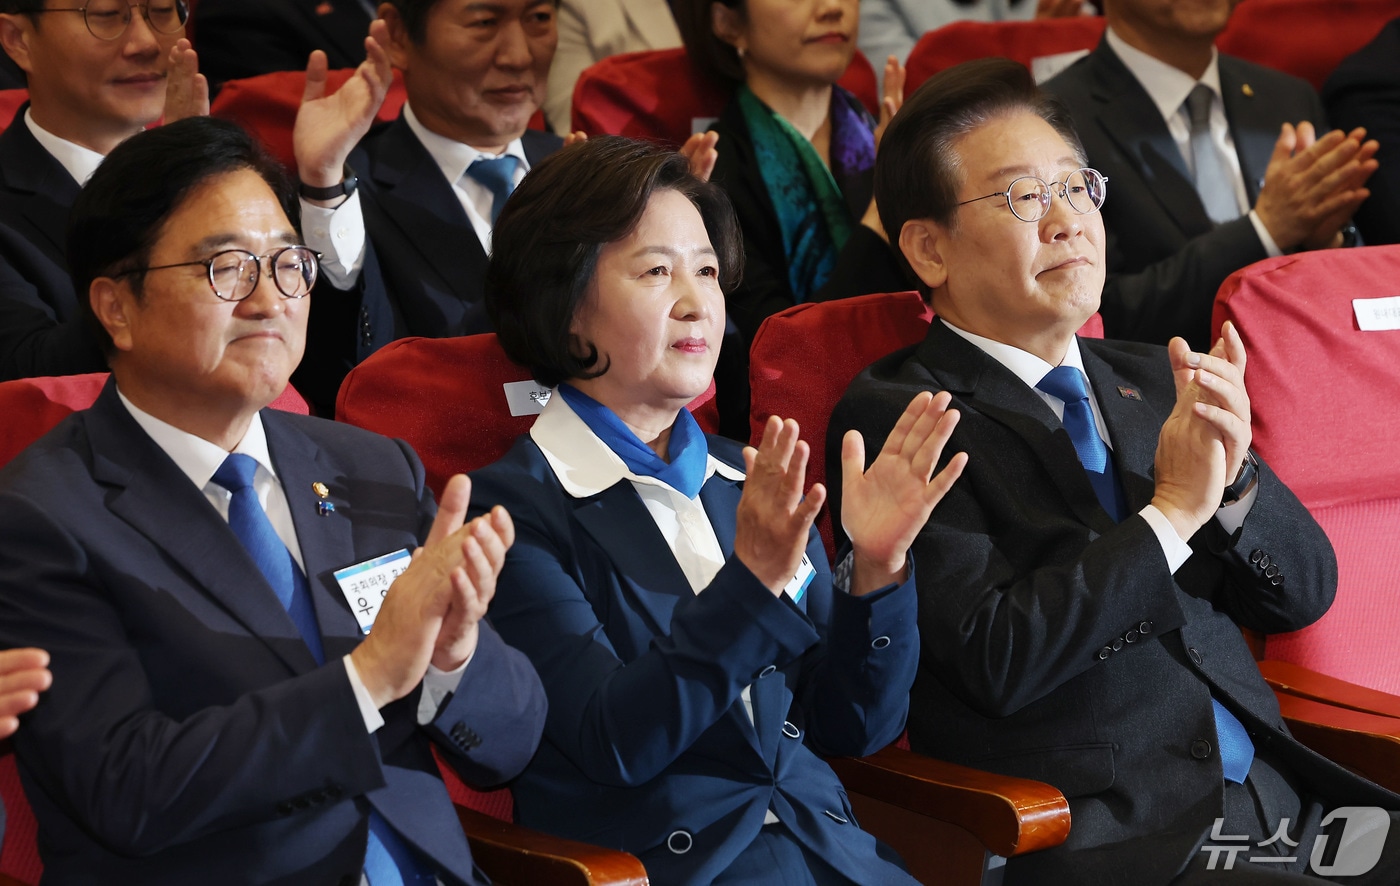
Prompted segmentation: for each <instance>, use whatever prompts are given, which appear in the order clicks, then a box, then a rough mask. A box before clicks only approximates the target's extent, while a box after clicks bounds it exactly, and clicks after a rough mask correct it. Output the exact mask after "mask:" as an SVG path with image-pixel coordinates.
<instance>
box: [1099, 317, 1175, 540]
mask: <svg viewBox="0 0 1400 886" xmlns="http://www.w3.org/2000/svg"><path fill="white" fill-rule="evenodd" d="M1079 351H1080V354H1081V355H1082V356H1083V358H1084V371H1085V374H1087V375H1088V376H1089V382H1090V384H1092V385H1093V387H1094V396H1095V397H1096V398H1097V400H1098V404H1099V412H1101V413H1102V414H1103V420H1104V424H1106V425H1108V437H1109V441H1110V442H1111V443H1112V444H1113V461H1114V464H1115V465H1116V466H1117V468H1118V479H1119V480H1120V481H1121V482H1122V484H1123V497H1124V499H1125V500H1126V502H1127V506H1128V513H1129V514H1135V513H1137V512H1138V511H1140V510H1142V508H1143V507H1144V506H1146V505H1147V504H1148V503H1149V502H1151V501H1152V494H1153V492H1154V490H1155V488H1156V486H1155V481H1154V480H1153V474H1154V471H1153V468H1154V464H1155V460H1156V457H1157V437H1158V436H1159V434H1160V433H1161V430H1162V429H1161V424H1160V422H1159V421H1158V419H1157V415H1158V411H1157V410H1155V409H1153V408H1152V407H1153V404H1151V403H1148V402H1147V401H1146V400H1145V399H1141V398H1143V397H1145V396H1146V395H1145V394H1144V393H1143V392H1142V390H1141V388H1139V387H1138V386H1136V385H1134V384H1133V383H1132V382H1130V381H1127V380H1125V379H1123V378H1122V377H1120V376H1119V375H1118V373H1116V372H1114V370H1113V367H1111V366H1110V365H1109V364H1108V363H1106V362H1105V361H1104V360H1103V359H1102V358H1101V357H1099V355H1098V353H1096V351H1095V349H1094V348H1093V343H1092V342H1089V341H1086V340H1084V339H1080V340H1079ZM1130 392H1131V393H1130ZM1133 394H1136V395H1137V399H1135V398H1134V397H1133ZM1167 408H1168V409H1170V406H1168V407H1167Z"/></svg>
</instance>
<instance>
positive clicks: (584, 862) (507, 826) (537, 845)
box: [0, 806, 648, 886]
mask: <svg viewBox="0 0 1400 886" xmlns="http://www.w3.org/2000/svg"><path fill="white" fill-rule="evenodd" d="M457 817H458V818H459V819H461V822H462V830H464V831H466V834H467V839H468V840H469V841H470V842H471V846H472V858H473V859H475V860H476V863H477V864H478V865H480V866H481V869H482V870H483V871H485V872H486V873H487V875H488V876H490V877H491V880H492V881H493V882H495V883H498V884H500V886H537V884H538V886H594V884H596V886H647V883H648V880H647V872H646V869H645V868H643V867H642V863H641V862H640V861H638V860H637V858H636V856H633V855H629V854H627V853H626V852H620V851H618V850H616V849H604V848H603V847H601V846H593V845H591V844H589V843H579V842H577V841H575V840H566V839H564V838H563V837H554V836H550V835H549V834H543V833H540V832H539V831H534V830H531V829H529V828H526V827H521V826H520V825H517V824H511V823H510V822H508V821H501V820H500V819H499V818H492V817H491V816H489V815H486V814H485V813H482V812H477V811H476V810H475V809H468V808H467V807H465V806H458V807H457ZM0 886H4V884H3V883H0Z"/></svg>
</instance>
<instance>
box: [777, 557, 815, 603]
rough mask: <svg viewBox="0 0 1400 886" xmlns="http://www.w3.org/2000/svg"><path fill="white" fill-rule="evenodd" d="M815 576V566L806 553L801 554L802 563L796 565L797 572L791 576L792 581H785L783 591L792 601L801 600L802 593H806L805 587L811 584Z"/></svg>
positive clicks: (797, 601)
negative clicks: (785, 585)
mask: <svg viewBox="0 0 1400 886" xmlns="http://www.w3.org/2000/svg"><path fill="white" fill-rule="evenodd" d="M816 577H817V567H815V566H813V565H812V561H811V560H810V559H808V557H807V555H806V554H803V555H802V563H801V564H800V565H798V567H797V574H796V575H794V576H793V577H792V581H790V582H788V583H787V587H785V588H783V591H784V592H785V593H786V594H787V595H788V596H789V597H791V598H792V600H793V602H794V603H799V602H801V601H802V595H803V594H805V593H807V588H808V587H810V586H811V584H812V579H814V578H816Z"/></svg>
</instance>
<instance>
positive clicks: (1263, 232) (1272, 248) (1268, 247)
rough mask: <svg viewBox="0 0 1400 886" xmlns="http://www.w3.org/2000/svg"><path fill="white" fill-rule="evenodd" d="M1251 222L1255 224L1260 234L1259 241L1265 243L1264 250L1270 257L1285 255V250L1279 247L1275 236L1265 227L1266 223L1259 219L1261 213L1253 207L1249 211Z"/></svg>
mask: <svg viewBox="0 0 1400 886" xmlns="http://www.w3.org/2000/svg"><path fill="white" fill-rule="evenodd" d="M1249 222H1250V224H1252V225H1254V233H1256V234H1258V235H1259V242H1260V243H1262V244H1264V252H1265V253H1266V254H1267V255H1268V256H1269V258H1273V257H1274V256H1277V255H1283V250H1282V249H1279V248H1278V244H1277V243H1275V242H1274V238H1273V237H1271V236H1269V229H1268V228H1266V227H1264V223H1263V222H1262V221H1260V220H1259V213H1257V212H1255V211H1254V210H1253V209H1251V210H1250V211H1249Z"/></svg>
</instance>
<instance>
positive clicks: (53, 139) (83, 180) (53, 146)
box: [24, 109, 103, 185]
mask: <svg viewBox="0 0 1400 886" xmlns="http://www.w3.org/2000/svg"><path fill="white" fill-rule="evenodd" d="M24 125H25V126H28V127H29V132H30V134H31V135H33V136H34V140H35V141H37V142H38V143H39V145H40V146H41V147H42V148H43V149H44V150H46V151H48V152H49V154H50V155H52V157H53V158H54V159H55V160H57V161H58V165H60V166H62V167H63V168H64V169H66V170H68V174H69V175H71V176H73V180H74V181H76V182H77V183H78V184H80V185H85V184H87V180H88V179H90V178H92V174H93V173H94V172H96V171H97V167H98V166H100V165H102V160H103V156H102V155H101V154H99V153H97V152H96V151H94V150H92V149H91V148H85V147H83V146H82V145H80V144H76V143H74V142H70V141H68V140H67V139H64V138H59V137H58V136H56V135H54V134H53V133H52V132H49V131H48V130H47V129H45V128H44V127H42V126H40V125H39V124H38V123H35V122H34V111H33V109H29V110H26V111H25V112H24Z"/></svg>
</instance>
